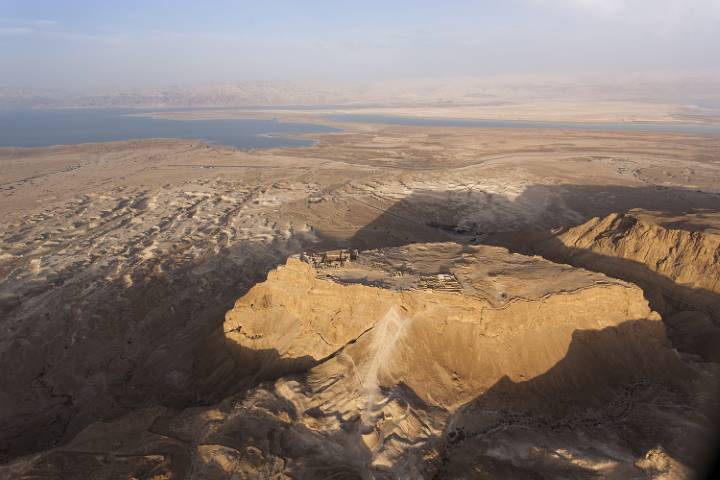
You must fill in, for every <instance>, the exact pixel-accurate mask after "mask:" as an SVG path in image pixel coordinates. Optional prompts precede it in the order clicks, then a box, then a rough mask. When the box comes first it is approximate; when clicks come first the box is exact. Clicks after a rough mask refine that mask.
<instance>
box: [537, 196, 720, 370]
mask: <svg viewBox="0 0 720 480" xmlns="http://www.w3.org/2000/svg"><path fill="white" fill-rule="evenodd" d="M533 251H534V252H536V253H539V254H541V255H543V256H544V257H546V258H549V259H551V260H554V261H560V262H565V263H569V264H572V265H576V266H580V267H583V268H587V269H590V270H593V271H598V272H603V273H605V274H607V275H611V276H613V277H616V278H622V279H624V280H627V281H631V282H633V283H636V284H637V285H639V286H641V287H642V288H643V290H644V291H645V293H646V296H647V298H648V299H649V300H650V301H651V304H652V306H653V308H654V309H656V310H658V311H660V312H661V313H662V314H663V316H664V317H665V321H666V324H667V325H668V327H669V333H670V335H671V338H672V339H673V340H674V343H676V345H677V346H679V347H681V348H682V349H684V350H687V351H691V352H695V353H698V354H700V355H702V356H703V357H704V358H706V359H711V360H715V361H720V348H718V346H719V345H720V328H718V327H719V326H720V216H718V215H717V214H715V213H710V212H701V213H694V214H686V215H682V216H670V215H666V214H661V213H657V212H648V211H643V210H632V211H630V212H628V213H626V214H611V215H608V216H606V217H604V218H594V219H591V220H589V221H588V222H586V223H584V224H582V225H579V226H577V227H574V228H570V229H567V230H563V231H560V232H557V233H556V234H555V235H553V236H551V237H550V238H547V239H544V240H543V241H541V242H539V243H537V244H536V245H534V246H533Z"/></svg>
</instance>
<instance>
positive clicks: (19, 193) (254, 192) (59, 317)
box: [0, 114, 720, 458]
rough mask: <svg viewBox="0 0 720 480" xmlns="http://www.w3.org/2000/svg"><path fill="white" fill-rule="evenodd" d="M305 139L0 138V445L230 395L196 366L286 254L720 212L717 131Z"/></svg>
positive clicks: (388, 133) (40, 442)
mask: <svg viewBox="0 0 720 480" xmlns="http://www.w3.org/2000/svg"><path fill="white" fill-rule="evenodd" d="M603 115H604V114H603ZM598 118H599V117H598ZM603 118H610V117H603ZM613 118H615V117H613ZM643 118H645V117H643ZM648 119H649V117H648ZM316 138H317V139H318V140H320V143H319V144H317V145H316V146H313V147H308V148H298V149H274V150H264V151H238V150H234V149H231V148H226V147H222V146H210V145H205V144H203V143H199V142H189V141H172V140H148V141H135V142H116V143H107V144H90V145H78V146H65V147H53V148H39V149H14V148H3V149H0V171H1V172H2V173H1V174H0V199H1V200H0V216H1V217H2V219H3V221H2V223H1V225H0V311H1V312H2V316H3V322H2V323H1V324H0V360H1V362H0V363H1V364H2V365H3V366H4V368H5V369H6V374H5V375H3V376H2V380H1V384H0V412H2V413H0V431H2V432H3V433H2V437H0V452H2V454H3V456H4V457H5V458H10V457H13V456H17V455H18V454H21V453H26V452H29V451H34V450H37V449H41V448H46V447H49V446H51V445H54V444H56V443H57V442H61V441H66V440H68V439H70V438H72V437H73V436H74V435H75V434H76V433H77V432H78V431H79V430H80V429H81V428H83V427H84V426H86V425H88V424H89V423H91V422H93V421H96V420H98V419H106V418H112V417H115V416H117V415H120V414H123V413H126V412H128V411H131V410H133V409H136V408H139V407H146V406H150V405H158V404H162V405H170V406H173V407H187V406H194V405H202V404H208V403H210V402H215V401H217V400H219V399H221V398H223V397H224V396H225V395H227V394H228V392H232V391H234V390H236V389H237V384H236V380H237V379H235V378H234V377H233V376H232V373H228V374H223V375H212V374H210V373H209V372H213V369H214V366H215V365H216V364H218V363H221V362H222V359H220V358H219V357H221V356H222V350H223V347H222V344H218V343H217V338H216V334H217V330H218V328H220V326H221V325H222V321H223V316H224V313H225V312H226V311H227V310H228V309H229V308H230V306H231V305H232V303H233V302H234V301H235V299H237V298H238V297H240V296H241V295H242V294H244V293H245V292H246V291H247V289H248V288H249V287H250V286H252V285H253V284H255V283H256V282H257V281H259V280H262V279H263V278H264V276H265V275H266V274H267V272H268V271H269V270H270V269H271V268H273V267H274V266H276V265H277V264H279V263H283V262H284V261H285V259H286V257H287V256H288V255H290V254H294V253H299V252H301V251H304V250H321V249H325V248H332V247H338V246H355V247H359V248H372V247H379V246H391V245H402V244H405V243H408V242H415V241H446V240H459V241H467V240H469V239H477V238H480V237H482V236H483V235H486V234H488V233H495V232H498V231H514V230H523V229H529V228H553V227H556V226H568V225H575V224H578V223H580V222H582V221H584V220H586V219H588V218H590V217H592V216H597V215H604V214H607V213H610V212H614V211H624V210H627V209H630V208H635V207H640V208H646V209H654V210H667V211H670V212H672V211H687V210H693V209H715V210H718V209H720V155H719V152H720V138H718V137H711V136H699V135H698V136H693V135H665V134H663V135H660V134H636V133H605V132H570V131H550V130H542V131H531V130H503V129H492V130H482V129H474V128H447V127H409V126H383V125H371V124H363V125H345V130H344V131H343V132H340V133H333V134H326V135H318V136H316ZM224 373H227V372H224Z"/></svg>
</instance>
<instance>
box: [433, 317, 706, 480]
mask: <svg viewBox="0 0 720 480" xmlns="http://www.w3.org/2000/svg"><path fill="white" fill-rule="evenodd" d="M697 379H698V377H697V374H696V373H695V372H694V370H692V369H691V368H690V367H688V366H687V365H686V364H685V363H683V362H682V361H680V359H679V358H678V357H677V356H676V355H675V354H674V353H673V351H672V350H671V349H670V348H669V345H668V344H667V342H666V340H664V333H663V331H662V326H661V324H659V323H658V322H655V321H649V320H631V321H627V322H624V323H622V324H620V325H618V326H617V327H610V328H605V329H603V330H576V331H575V332H574V333H573V336H572V341H571V343H570V346H569V349H568V352H567V354H566V355H565V357H564V358H563V359H562V360H561V361H559V362H558V363H557V364H555V365H554V366H553V367H552V368H551V369H549V370H548V371H547V372H545V373H543V374H541V375H539V376H537V377H535V378H533V379H530V380H527V381H519V382H514V381H512V380H510V379H509V378H507V377H503V378H502V379H501V380H500V381H498V382H497V383H496V384H495V385H494V386H493V387H491V388H490V389H488V390H487V391H486V392H485V393H483V394H482V395H480V396H478V397H477V398H476V399H474V400H472V401H471V402H468V403H467V404H465V405H464V406H462V407H461V408H459V409H458V410H457V411H456V412H455V413H454V414H453V415H452V416H451V418H450V420H449V421H448V423H447V427H446V431H445V432H444V437H445V451H444V455H443V462H442V465H443V466H442V470H441V473H439V474H438V475H437V476H436V478H438V479H441V478H457V476H458V475H460V474H462V473H463V472H471V471H484V472H485V474H488V473H490V474H491V477H492V476H493V475H492V473H493V471H488V470H494V471H495V472H503V471H508V472H513V471H514V470H513V469H517V471H516V472H515V474H514V475H511V476H510V477H508V478H528V479H530V478H557V477H563V478H564V477H565V476H568V477H571V478H595V477H596V476H597V472H595V471H593V470H592V469H590V468H586V467H584V466H583V463H584V462H583V461H584V460H589V461H590V462H591V463H593V462H594V463H596V464H602V463H606V464H607V463H609V464H610V465H611V468H610V470H611V471H609V472H607V477H609V478H630V477H631V476H633V477H634V476H635V475H637V474H639V473H640V471H639V470H635V469H633V468H632V465H629V467H630V469H629V470H628V471H625V470H627V469H628V465H627V460H625V465H623V462H622V461H621V459H622V453H620V452H618V450H619V449H624V450H626V452H627V451H629V452H631V453H632V454H633V455H635V456H637V457H642V456H644V455H645V453H646V452H648V451H649V450H651V449H657V448H661V449H662V450H663V451H664V452H667V454H668V455H669V456H670V457H672V458H673V459H675V460H678V461H680V462H682V463H684V464H685V465H688V466H691V467H692V468H693V469H698V468H700V470H702V466H703V465H704V464H705V463H707V460H708V458H710V457H709V456H708V455H709V454H710V453H711V452H710V450H711V449H710V448H709V446H710V445H712V442H711V439H710V438H709V436H711V435H713V434H714V432H713V431H712V428H710V426H711V425H713V423H712V422H713V421H717V418H714V417H715V416H716V411H715V407H716V406H717V403H718V402H717V401H714V402H712V404H711V405H700V403H699V402H698V400H697V396H696V395H697V391H698V389H699V388H708V387H709V386H707V385H699V383H697V382H696V381H697ZM712 388H714V391H715V392H716V393H720V391H718V390H717V388H718V385H715V386H712ZM698 411H700V413H701V415H703V417H701V418H698V417H697V416H695V415H697V412H698ZM691 417H694V419H693V420H690V421H688V419H689V418H691ZM513 443H514V444H516V445H518V448H517V449H513V448H512V444H513ZM502 444H505V445H506V448H498V445H502ZM600 446H602V448H600ZM488 451H496V452H505V453H500V454H499V455H498V457H496V458H490V457H487V456H483V455H480V456H478V455H476V452H488ZM513 451H514V453H512V452H513ZM558 451H565V452H568V453H569V455H566V456H563V455H558V454H557V453H556V452H558ZM504 454H509V455H511V456H513V455H515V458H514V459H503V458H502V457H503V455H504ZM614 455H617V456H616V457H614ZM583 456H586V458H585V459H583V458H582V457H583ZM573 460H576V461H573ZM577 460H579V461H577ZM613 462H615V463H616V464H615V466H612V464H613ZM518 463H520V464H521V465H522V466H521V467H519V466H518ZM622 469H625V470H622ZM463 478H478V479H479V478H486V477H484V476H482V475H477V476H476V477H473V476H469V477H463Z"/></svg>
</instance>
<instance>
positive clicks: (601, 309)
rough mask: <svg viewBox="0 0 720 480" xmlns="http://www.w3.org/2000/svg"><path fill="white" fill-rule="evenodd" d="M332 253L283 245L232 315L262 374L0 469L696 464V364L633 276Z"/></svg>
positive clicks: (459, 253)
mask: <svg viewBox="0 0 720 480" xmlns="http://www.w3.org/2000/svg"><path fill="white" fill-rule="evenodd" d="M322 258H324V259H325V260H324V261H322V260H320V259H322ZM334 258H335V257H332V255H328V256H324V257H323V256H312V257H307V256H303V257H302V258H291V259H289V260H288V262H287V263H286V265H284V266H281V267H279V268H278V269H276V270H275V271H273V272H271V274H270V275H269V276H268V279H267V281H266V282H264V283H261V284H259V285H256V286H255V287H253V288H252V289H251V290H250V291H249V292H248V293H247V294H246V295H245V296H244V297H242V298H241V299H240V300H238V302H237V303H236V305H235V307H234V308H233V309H232V310H231V311H230V312H228V314H227V316H226V320H225V328H224V330H225V335H226V342H225V346H226V349H227V351H228V353H229V356H230V357H231V358H232V359H233V360H232V361H233V363H234V365H233V368H234V369H236V370H237V371H238V372H239V373H240V376H242V377H244V378H245V379H246V381H248V382H250V381H259V380H263V379H265V380H266V381H265V382H263V383H260V384H259V385H258V386H256V387H254V388H251V389H249V390H248V391H246V392H245V393H242V394H239V395H235V396H233V397H230V398H228V399H226V400H225V401H223V402H222V403H220V404H218V405H214V406H212V407H199V408H193V409H187V410H183V411H173V410H170V409H166V408H149V409H143V410H139V411H137V412H135V413H134V414H131V415H128V416H124V417H121V418H119V419H117V420H115V421H112V422H107V423H96V424H93V425H91V426H90V427H88V428H87V429H85V430H84V431H82V432H81V433H80V434H79V435H78V436H77V437H76V438H75V439H74V440H73V441H72V442H71V443H69V444H68V445H66V446H64V447H60V448H57V449H54V450H50V451H48V452H44V453H40V454H36V455H31V456H28V457H23V458H20V459H18V460H16V461H14V462H13V463H11V464H8V465H6V466H4V467H0V477H2V478H5V477H7V478H40V477H53V476H54V477H57V478H108V479H110V478H313V479H314V478H326V479H331V478H362V479H365V478H367V479H369V478H433V477H435V478H558V477H571V478H590V477H596V476H598V475H599V476H602V477H606V478H647V477H656V478H683V477H685V476H686V475H687V474H688V471H689V470H688V468H690V467H692V466H693V465H694V464H695V463H696V462H697V455H698V443H697V442H698V441H700V440H699V439H701V438H702V434H703V432H705V429H706V428H707V422H708V421H707V412H706V410H708V411H710V409H712V408H713V406H714V405H713V404H711V403H709V399H708V397H707V396H706V395H699V394H698V391H699V390H698V388H699V385H701V384H703V383H706V382H707V381H708V380H707V375H708V373H707V369H706V370H702V369H700V368H698V367H696V366H691V365H689V364H687V363H685V362H684V361H682V360H681V359H680V357H679V356H678V355H677V354H676V352H674V351H673V350H672V349H671V348H670V345H669V342H668V341H667V339H666V336H665V328H664V325H663V322H662V321H661V319H660V316H659V315H658V314H657V313H655V312H653V311H652V310H651V309H650V307H649V306H648V303H647V301H646V300H645V299H644V297H643V292H642V290H640V289H639V288H638V287H636V286H634V285H632V284H630V283H626V282H624V281H621V280H614V279H611V278H608V277H606V276H604V275H601V274H596V273H592V272H589V271H587V270H582V269H577V268H573V267H570V266H567V265H559V264H554V263H551V262H548V261H546V260H543V259H541V258H539V257H527V256H523V255H518V254H509V253H508V252H507V251H506V250H505V249H502V248H497V247H486V246H463V245H458V244H454V243H443V244H416V245H410V246H405V247H398V248H388V249H382V250H373V251H367V252H361V253H360V255H359V257H358V258H357V259H354V260H353V261H343V262H339V261H336V260H334ZM548 278H552V279H553V282H548V281H547V279H548ZM271 378H272V380H270V379H271ZM703 412H705V413H703Z"/></svg>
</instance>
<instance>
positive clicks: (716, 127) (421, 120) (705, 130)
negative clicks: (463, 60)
mask: <svg viewBox="0 0 720 480" xmlns="http://www.w3.org/2000/svg"><path fill="white" fill-rule="evenodd" d="M324 118H327V119H329V120H337V121H343V122H364V123H383V124H390V125H427V126H439V127H482V128H540V129H553V130H599V131H633V132H662V133H693V134H720V124H712V123H670V122H549V121H529V120H470V119H459V118H425V117H401V116H393V115H357V114H336V115H325V116H324Z"/></svg>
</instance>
